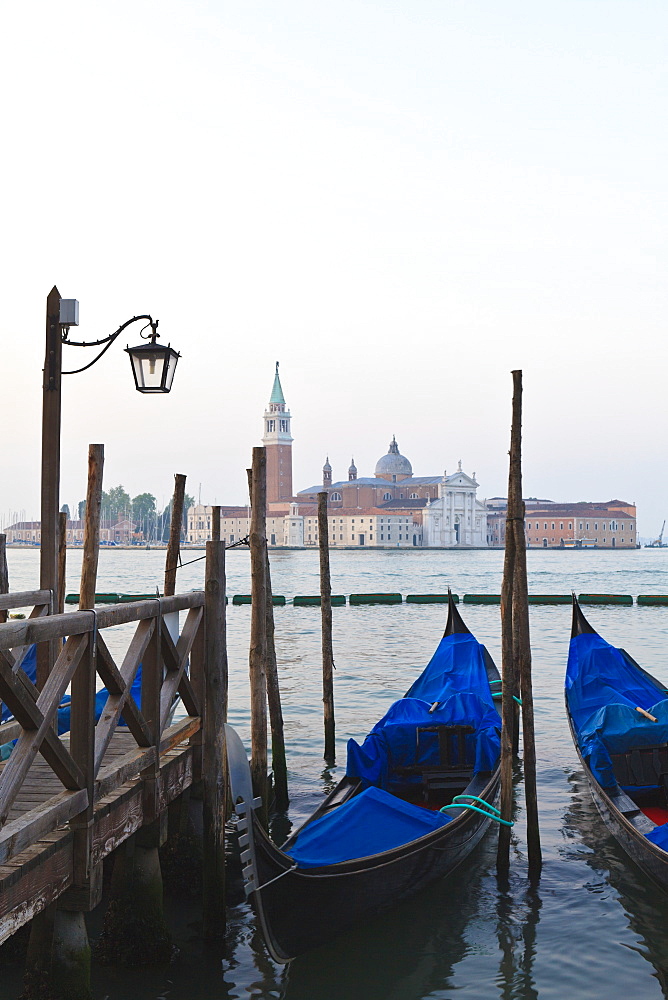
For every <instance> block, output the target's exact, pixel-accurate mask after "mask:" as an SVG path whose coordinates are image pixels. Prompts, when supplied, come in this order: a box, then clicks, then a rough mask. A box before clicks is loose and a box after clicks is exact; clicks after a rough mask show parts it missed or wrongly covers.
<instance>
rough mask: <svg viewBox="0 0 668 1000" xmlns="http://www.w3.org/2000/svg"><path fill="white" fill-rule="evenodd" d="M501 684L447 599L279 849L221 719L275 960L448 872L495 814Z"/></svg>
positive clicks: (246, 853)
mask: <svg viewBox="0 0 668 1000" xmlns="http://www.w3.org/2000/svg"><path fill="white" fill-rule="evenodd" d="M500 683H501V682H500V678H499V674H498V671H497V669H496V667H495V665H494V663H493V661H492V658H491V657H490V655H489V653H488V652H487V650H486V649H485V647H484V646H482V645H481V644H480V643H479V642H477V640H476V639H475V638H474V637H473V635H471V633H470V632H469V630H468V628H467V627H466V625H465V624H464V622H463V621H462V619H461V617H460V615H459V612H458V611H457V608H456V606H455V604H454V602H453V600H452V599H450V602H449V611H448V623H447V626H446V629H445V634H444V636H443V638H442V639H441V642H440V644H439V646H438V648H437V650H436V652H435V653H434V655H433V657H432V659H431V661H430V662H429V664H428V666H427V667H426V668H425V670H424V671H423V673H422V674H421V675H420V677H418V679H417V680H416V681H415V683H414V684H413V685H412V686H411V687H410V688H409V690H408V691H407V693H406V695H405V697H404V698H402V699H400V700H399V701H397V702H395V703H394V704H393V705H392V706H391V708H390V709H389V711H388V712H387V713H386V714H385V715H384V716H383V718H382V719H381V720H380V721H379V722H378V723H377V724H376V725H375V726H374V728H373V729H372V731H371V733H370V734H369V735H368V736H367V738H366V740H365V741H364V743H363V745H362V746H359V745H358V744H357V743H356V742H355V741H354V740H350V741H349V743H348V766H347V773H346V776H345V777H344V778H343V779H342V780H341V781H340V782H339V784H338V785H337V787H336V788H335V789H334V791H332V792H331V793H330V794H329V795H328V796H327V798H326V799H325V800H324V801H323V802H322V804H321V805H320V806H319V807H318V808H317V809H316V810H315V812H314V813H313V815H312V816H310V817H309V819H307V821H306V822H305V823H304V824H303V826H301V828H300V829H299V830H297V832H296V833H294V834H293V835H292V836H291V837H290V838H289V839H288V840H287V841H286V843H285V844H284V845H283V847H282V848H279V847H277V846H276V845H275V844H274V843H273V842H272V841H271V840H270V839H269V837H268V835H267V833H266V832H265V831H264V829H263V828H262V826H261V824H260V823H259V822H258V821H257V819H256V817H255V813H254V806H255V807H257V805H258V804H259V800H253V791H252V783H251V772H250V767H249V764H248V759H247V757H246V752H245V750H244V747H243V744H242V743H241V740H240V739H239V737H238V735H237V733H236V732H235V731H234V730H233V729H232V728H231V727H230V726H226V727H225V728H226V745H227V756H228V764H229V775H230V782H231V788H232V799H233V801H234V802H235V804H236V811H237V813H238V814H239V815H241V817H242V818H241V820H240V823H239V826H240V828H241V829H242V830H243V833H242V836H241V837H240V838H239V843H240V845H241V847H242V855H241V857H242V861H243V862H244V863H245V868H244V869H243V873H244V880H245V883H246V894H247V895H249V896H251V897H252V900H253V905H254V907H255V910H256V912H257V914H258V917H259V922H260V925H261V927H262V931H263V934H264V938H265V941H266V944H267V947H268V949H269V951H270V953H271V955H272V957H273V958H274V959H275V960H276V961H278V962H287V961H289V960H290V959H292V958H294V957H295V956H296V955H299V954H301V953H303V952H305V951H307V950H308V949H310V948H313V947H315V946H317V945H320V944H323V943H324V942H325V941H328V940H330V939H331V938H333V937H336V935H338V934H340V933H341V932H342V931H343V930H345V929H346V928H347V927H348V926H349V925H351V924H353V923H355V922H356V921H359V920H362V919H364V918H365V917H366V918H368V917H371V916H373V915H374V914H375V913H377V912H378V911H379V910H381V909H384V908H387V907H389V906H391V905H393V904H394V903H397V902H399V901H400V900H402V899H405V898H407V897H409V896H412V895H414V894H415V893H417V892H418V891H419V890H420V889H422V888H423V887H424V886H426V885H427V884H428V883H430V882H433V881H434V880H436V879H438V878H441V877H443V876H445V875H448V874H449V873H450V872H452V871H453V869H455V868H456V867H457V866H458V865H460V864H462V863H463V862H464V861H465V860H466V859H467V858H468V856H469V855H470V853H471V851H472V850H473V849H474V847H475V846H476V845H477V844H478V842H479V841H480V840H481V838H482V837H483V835H484V833H485V831H486V830H487V828H488V827H489V825H490V823H491V821H492V820H499V816H498V810H497V809H496V807H495V805H494V802H495V800H496V797H497V794H498V789H499V732H500V727H501V719H500V717H499V713H498V711H497V707H496V704H495V702H494V697H495V695H494V694H493V693H492V687H494V688H495V690H496V691H497V694H496V697H497V698H498V697H500V692H499V690H498V689H499V686H500Z"/></svg>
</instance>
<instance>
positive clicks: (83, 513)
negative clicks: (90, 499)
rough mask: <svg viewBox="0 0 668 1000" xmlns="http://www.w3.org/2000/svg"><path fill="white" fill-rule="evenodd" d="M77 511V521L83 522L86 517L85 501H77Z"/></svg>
mask: <svg viewBox="0 0 668 1000" xmlns="http://www.w3.org/2000/svg"><path fill="white" fill-rule="evenodd" d="M78 509H79V520H80V521H83V519H84V517H85V516H86V501H85V500H80V501H79V505H78Z"/></svg>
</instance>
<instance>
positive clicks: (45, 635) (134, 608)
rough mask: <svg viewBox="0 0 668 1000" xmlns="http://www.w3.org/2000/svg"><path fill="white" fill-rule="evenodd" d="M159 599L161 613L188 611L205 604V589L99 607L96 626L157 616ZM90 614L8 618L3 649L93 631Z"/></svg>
mask: <svg viewBox="0 0 668 1000" xmlns="http://www.w3.org/2000/svg"><path fill="white" fill-rule="evenodd" d="M157 600H159V602H160V613H161V614H163V615H165V614H169V613H170V612H172V611H186V610H187V609H188V608H198V607H201V606H202V605H203V604H204V593H203V591H194V592H193V593H189V594H177V595H175V596H174V597H160V598H156V599H152V600H150V601H134V602H132V603H131V604H114V605H110V606H109V607H105V608H99V609H98V611H97V627H98V629H99V630H100V631H101V630H102V629H105V628H111V627H112V626H113V625H127V624H128V623H129V622H138V621H141V620H142V619H143V618H155V615H156V601H157ZM91 627H92V625H91V616H90V614H89V613H87V612H85V611H72V612H69V613H67V614H64V615H49V616H48V617H47V618H44V619H42V620H37V621H30V620H25V621H9V622H6V623H5V624H4V625H0V650H3V649H12V648H13V647H15V646H22V645H25V644H28V645H30V644H31V643H33V642H44V641H45V640H47V639H62V638H64V637H65V636H68V635H81V634H82V633H84V632H90V631H91Z"/></svg>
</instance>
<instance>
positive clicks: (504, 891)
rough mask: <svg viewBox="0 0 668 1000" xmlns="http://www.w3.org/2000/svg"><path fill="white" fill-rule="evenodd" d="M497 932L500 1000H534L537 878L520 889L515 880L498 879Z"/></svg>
mask: <svg viewBox="0 0 668 1000" xmlns="http://www.w3.org/2000/svg"><path fill="white" fill-rule="evenodd" d="M497 881H498V895H497V905H496V933H497V937H498V941H499V950H500V952H501V960H500V965H499V974H498V976H497V980H496V981H497V985H498V987H499V995H500V996H501V998H502V1000H518V998H522V1000H537V997H538V989H537V987H536V984H535V981H534V961H535V958H536V928H537V927H538V921H539V920H540V910H541V906H542V905H543V904H542V901H541V898H540V893H539V888H540V880H539V879H538V878H536V879H531V880H529V883H528V885H527V886H526V888H523V887H522V885H521V884H519V882H518V881H517V880H514V881H513V883H512V884H511V883H510V882H508V881H507V880H506V879H502V878H499V879H498V880H497Z"/></svg>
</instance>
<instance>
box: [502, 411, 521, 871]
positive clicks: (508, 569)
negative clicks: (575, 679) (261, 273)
mask: <svg viewBox="0 0 668 1000" xmlns="http://www.w3.org/2000/svg"><path fill="white" fill-rule="evenodd" d="M513 407H514V400H513ZM516 433H517V432H516V426H515V410H514V408H513V423H512V426H511V432H510V442H511V443H510V452H509V454H510V465H509V470H508V504H507V508H506V546H505V557H504V564H503V582H502V585H501V672H502V677H503V698H502V702H501V818H502V819H505V820H510V819H511V817H512V811H513V754H514V751H515V749H516V747H515V745H514V744H515V732H516V728H517V723H516V719H517V707H518V706H517V702H516V701H515V698H516V697H517V696H518V695H519V678H518V672H517V658H516V650H515V643H514V640H513V630H514V621H513V595H514V592H515V562H516V560H515V531H514V528H513V524H514V521H513V518H514V517H515V516H516V514H517V509H518V496H517V486H518V480H517V475H516V468H515V466H516V462H517V449H516ZM521 501H522V494H521V483H520V495H519V503H520V504H521ZM510 830H511V828H510V827H509V826H506V825H505V824H503V823H500V824H499V841H498V850H497V868H498V869H499V871H500V872H502V873H503V874H504V875H505V874H507V871H508V867H509V864H510Z"/></svg>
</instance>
